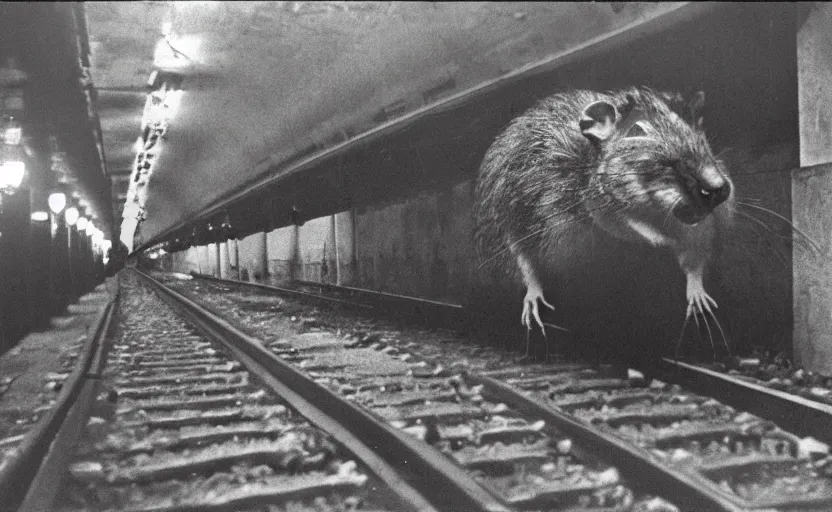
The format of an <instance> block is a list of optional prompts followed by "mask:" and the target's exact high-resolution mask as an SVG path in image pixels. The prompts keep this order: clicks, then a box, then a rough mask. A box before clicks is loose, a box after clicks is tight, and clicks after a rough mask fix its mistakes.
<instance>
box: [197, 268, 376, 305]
mask: <svg viewBox="0 0 832 512" xmlns="http://www.w3.org/2000/svg"><path fill="white" fill-rule="evenodd" d="M191 275H192V276H194V277H197V278H199V279H205V280H206V281H217V282H220V283H229V284H238V285H246V286H250V287H252V288H260V289H261V290H267V291H271V292H278V293H283V294H286V295H292V296H296V297H303V298H306V299H313V300H317V301H321V302H328V303H333V304H341V305H344V306H350V307H359V308H364V309H374V308H373V306H370V305H369V304H360V303H357V302H351V301H348V300H341V299H336V298H333V297H326V296H323V295H317V294H314V293H307V292H302V291H299V290H292V289H290V288H281V287H279V286H271V285H267V284H260V283H253V282H251V281H239V280H237V279H222V278H219V277H214V276H210V275H207V274H200V273H198V272H191Z"/></svg>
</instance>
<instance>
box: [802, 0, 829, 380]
mask: <svg viewBox="0 0 832 512" xmlns="http://www.w3.org/2000/svg"><path fill="white" fill-rule="evenodd" d="M805 8H806V10H805V11H804V12H802V13H801V16H799V18H798V21H799V23H800V25H799V26H798V29H797V67H798V102H799V109H800V165H801V169H799V170H796V171H794V172H793V173H792V220H793V222H794V225H795V227H796V228H797V229H799V230H800V231H802V232H803V233H805V234H806V235H807V236H808V237H810V238H811V239H812V240H814V241H815V242H816V243H817V245H818V249H819V250H818V251H817V252H816V253H813V252H811V251H808V250H805V249H801V248H800V245H798V244H794V247H795V249H794V257H793V258H794V349H795V359H796V361H797V363H798V364H800V365H802V366H804V367H805V368H806V369H807V370H812V371H816V372H823V373H829V371H830V369H832V230H830V229H829V226H830V225H832V144H830V141H832V88H830V87H829V84H830V83H832V5H830V4H828V3H824V2H813V3H811V4H807V5H806V6H805ZM794 236H795V237H797V236H799V235H798V234H797V233H795V235H794Z"/></svg>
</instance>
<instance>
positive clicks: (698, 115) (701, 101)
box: [690, 91, 705, 128]
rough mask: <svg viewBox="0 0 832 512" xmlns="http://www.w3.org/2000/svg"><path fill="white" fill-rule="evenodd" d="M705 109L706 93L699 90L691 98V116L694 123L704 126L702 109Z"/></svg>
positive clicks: (696, 125)
mask: <svg viewBox="0 0 832 512" xmlns="http://www.w3.org/2000/svg"><path fill="white" fill-rule="evenodd" d="M704 109H705V93H704V92H702V91H697V92H696V93H694V94H693V97H692V98H691V100H690V117H691V120H692V121H693V125H694V126H695V127H697V128H702V122H703V118H702V111H703V110H704Z"/></svg>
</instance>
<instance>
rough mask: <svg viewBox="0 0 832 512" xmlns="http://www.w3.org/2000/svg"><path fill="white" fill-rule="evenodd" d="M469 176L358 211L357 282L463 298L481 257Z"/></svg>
mask: <svg viewBox="0 0 832 512" xmlns="http://www.w3.org/2000/svg"><path fill="white" fill-rule="evenodd" d="M472 204H473V189H472V183H471V182H465V183H462V184H460V185H457V186H455V187H453V188H449V189H446V190H443V191H441V192H438V193H430V194H422V195H420V196H419V197H416V198H413V199H410V200H407V201H405V202H402V203H398V204H393V205H388V206H379V207H375V208H365V209H359V210H357V211H356V216H355V225H356V232H355V236H356V259H357V265H358V276H357V280H356V285H357V286H359V287H363V288H370V289H374V290H382V291H386V292H391V293H399V294H403V295H412V296H415V297H423V298H431V299H436V300H443V301H448V302H456V303H458V302H461V301H462V300H463V298H464V296H465V294H466V293H467V289H468V286H467V283H468V281H469V275H470V274H471V272H472V271H473V268H472V263H473V261H474V259H475V254H474V251H473V238H472V234H473V233H472V231H471V229H472V218H471V205H472Z"/></svg>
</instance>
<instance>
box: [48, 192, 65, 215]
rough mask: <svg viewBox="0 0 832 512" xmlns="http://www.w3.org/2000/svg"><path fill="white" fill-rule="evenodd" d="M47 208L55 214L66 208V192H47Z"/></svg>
mask: <svg viewBox="0 0 832 512" xmlns="http://www.w3.org/2000/svg"><path fill="white" fill-rule="evenodd" d="M48 202H49V209H50V210H52V213H54V214H55V215H57V214H59V213H61V212H62V211H64V208H66V194H64V193H63V192H53V193H51V194H49V201H48Z"/></svg>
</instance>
